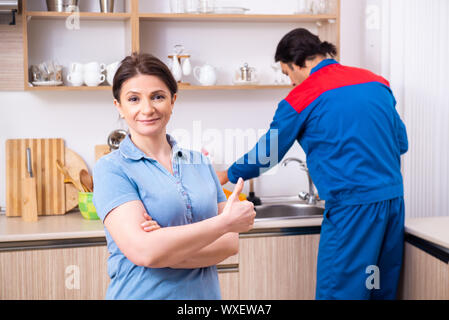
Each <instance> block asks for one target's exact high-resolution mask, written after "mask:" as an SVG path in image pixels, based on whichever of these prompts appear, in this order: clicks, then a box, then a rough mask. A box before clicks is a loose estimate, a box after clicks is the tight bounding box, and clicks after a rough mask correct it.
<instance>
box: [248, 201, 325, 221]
mask: <svg viewBox="0 0 449 320" xmlns="http://www.w3.org/2000/svg"><path fill="white" fill-rule="evenodd" d="M262 203H264V202H263V201H262ZM255 210H256V221H257V220H267V219H272V220H274V219H275V220H281V219H301V218H319V217H322V216H323V213H324V206H323V205H322V204H318V205H310V204H307V203H304V202H300V201H295V202H287V203H269V204H262V205H260V206H256V207H255Z"/></svg>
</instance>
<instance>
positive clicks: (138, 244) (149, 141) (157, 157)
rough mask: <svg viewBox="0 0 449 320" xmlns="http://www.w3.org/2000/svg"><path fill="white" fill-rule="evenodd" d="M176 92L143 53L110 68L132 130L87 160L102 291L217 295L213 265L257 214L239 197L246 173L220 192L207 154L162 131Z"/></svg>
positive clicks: (129, 295) (118, 295)
mask: <svg viewBox="0 0 449 320" xmlns="http://www.w3.org/2000/svg"><path fill="white" fill-rule="evenodd" d="M176 92H177V83H176V81H175V80H174V78H173V76H172V74H171V72H170V70H169V69H168V68H167V66H166V65H165V64H163V63H162V62H161V61H160V60H158V59H157V58H155V57H153V56H151V55H148V54H133V55H132V56H129V57H126V58H125V59H124V60H123V61H122V63H121V66H120V68H119V69H118V70H117V73H116V75H115V77H114V83H113V94H114V98H115V100H114V104H115V106H116V108H117V110H118V111H119V113H120V115H121V117H123V118H124V119H125V120H126V122H127V124H128V127H129V132H130V134H129V135H128V136H127V137H126V138H125V139H124V140H123V141H122V143H121V144H120V148H119V149H118V150H116V151H114V152H112V153H110V154H109V155H107V156H105V157H103V158H101V159H100V160H99V161H98V162H97V164H96V166H95V168H94V184H95V189H94V190H95V191H94V204H95V207H96V208H97V212H98V214H99V216H100V218H101V219H102V220H103V223H104V226H105V233H106V239H107V243H108V250H109V252H110V257H109V259H108V274H109V276H110V278H111V282H110V285H109V288H108V291H107V294H106V298H107V299H220V298H221V296H220V288H219V283H218V276H217V270H216V267H215V265H216V264H217V263H219V262H220V261H222V260H224V259H226V258H227V257H229V256H231V255H234V254H236V253H237V251H238V233H239V232H245V231H248V230H250V229H251V228H252V225H253V223H254V217H255V211H254V207H253V205H252V204H251V203H249V202H247V201H244V202H240V201H238V197H236V195H238V194H239V193H240V191H241V190H242V188H243V180H240V182H239V184H238V185H237V187H236V189H235V190H234V193H233V195H232V196H231V197H230V198H229V200H228V201H227V202H226V197H225V195H224V193H223V190H222V189H221V186H220V183H219V182H218V179H217V177H216V175H215V172H214V170H213V168H212V167H211V165H210V163H209V162H208V161H207V158H206V157H204V156H203V155H202V154H201V153H199V152H194V151H188V150H184V149H181V148H180V147H178V145H177V144H176V141H175V140H174V139H173V138H172V137H171V136H169V135H167V134H166V126H167V123H168V121H169V120H170V117H171V114H172V112H173V107H174V103H175V101H176ZM149 216H150V217H151V218H150V217H149ZM149 219H152V221H153V222H150V221H149ZM159 226H160V228H159ZM148 231H151V232H148Z"/></svg>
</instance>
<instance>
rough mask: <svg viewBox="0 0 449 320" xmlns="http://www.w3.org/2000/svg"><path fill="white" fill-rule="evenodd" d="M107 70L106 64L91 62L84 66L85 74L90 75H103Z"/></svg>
mask: <svg viewBox="0 0 449 320" xmlns="http://www.w3.org/2000/svg"><path fill="white" fill-rule="evenodd" d="M105 70H106V65H105V64H104V63H98V62H90V63H86V64H85V65H84V72H89V73H102V72H103V71H105Z"/></svg>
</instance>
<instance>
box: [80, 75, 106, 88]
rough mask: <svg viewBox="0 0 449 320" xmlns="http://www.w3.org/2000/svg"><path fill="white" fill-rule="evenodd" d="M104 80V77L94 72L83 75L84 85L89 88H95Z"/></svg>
mask: <svg viewBox="0 0 449 320" xmlns="http://www.w3.org/2000/svg"><path fill="white" fill-rule="evenodd" d="M105 79H106V76H105V75H104V74H101V73H96V72H85V73H84V83H85V84H87V85H88V86H89V87H96V86H98V85H99V84H100V83H103V82H104V80H105Z"/></svg>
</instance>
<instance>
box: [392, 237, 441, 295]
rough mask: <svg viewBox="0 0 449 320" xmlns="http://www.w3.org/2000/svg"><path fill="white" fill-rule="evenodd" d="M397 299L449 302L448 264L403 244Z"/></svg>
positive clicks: (408, 244) (410, 245)
mask: <svg viewBox="0 0 449 320" xmlns="http://www.w3.org/2000/svg"><path fill="white" fill-rule="evenodd" d="M404 249H405V251H404V262H403V267H402V275H401V281H400V284H399V290H398V291H399V292H398V296H399V299H404V300H421V299H424V300H449V264H447V263H444V262H443V261H441V260H439V259H437V258H435V257H432V256H431V255H430V254H428V253H426V252H424V251H423V250H421V249H419V248H417V247H415V246H414V245H412V244H410V243H407V242H406V243H405V248H404Z"/></svg>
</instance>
